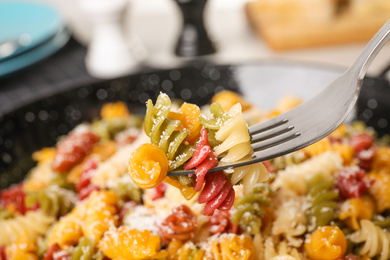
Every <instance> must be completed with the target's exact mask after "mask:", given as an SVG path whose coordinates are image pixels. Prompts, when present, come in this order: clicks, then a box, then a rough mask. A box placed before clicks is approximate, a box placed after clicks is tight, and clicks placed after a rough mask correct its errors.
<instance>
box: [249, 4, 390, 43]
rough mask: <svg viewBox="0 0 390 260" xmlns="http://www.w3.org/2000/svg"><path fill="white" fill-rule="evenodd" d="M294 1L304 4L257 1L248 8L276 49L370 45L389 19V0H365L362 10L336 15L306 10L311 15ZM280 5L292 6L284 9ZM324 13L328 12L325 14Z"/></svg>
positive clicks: (253, 22)
mask: <svg viewBox="0 0 390 260" xmlns="http://www.w3.org/2000/svg"><path fill="white" fill-rule="evenodd" d="M294 1H297V2H299V1H300V2H304V1H302V0H283V1H274V0H257V1H252V2H248V3H247V4H246V6H245V11H246V15H247V18H248V20H249V22H250V24H251V25H252V27H253V28H254V30H255V32H256V34H257V35H258V37H259V38H261V39H263V40H264V41H265V42H266V43H267V44H268V45H269V46H270V47H271V48H272V49H274V50H288V49H297V48H307V47H314V46H326V45H335V44H345V43H350V42H367V41H368V40H370V39H371V38H372V37H373V36H374V34H375V33H376V32H377V31H378V30H379V29H380V28H381V27H382V25H383V24H384V23H386V21H387V20H389V19H390V0H386V1H384V0H378V2H377V3H376V5H374V4H375V3H374V2H376V1H377V0H371V1H366V3H365V5H362V6H360V9H359V8H357V7H356V6H355V7H354V8H352V7H351V8H350V9H352V10H350V9H349V7H348V6H344V7H343V9H342V10H341V11H340V10H336V9H334V10H333V11H334V12H335V13H334V14H332V10H326V9H327V8H325V7H324V6H322V7H320V8H321V10H313V8H312V7H311V8H306V10H307V11H309V12H312V13H310V14H309V15H305V14H304V11H306V10H305V9H304V8H300V7H299V6H297V5H294V3H293V2H294ZM312 1H313V0H312ZM315 1H317V2H320V1H318V0H315ZM327 1H328V2H331V1H330V0H327ZM281 2H284V3H290V4H291V3H293V4H292V5H289V6H283V5H282V4H280V3H281ZM275 3H279V5H277V4H276V5H275ZM370 5H371V6H370ZM358 7H359V6H358ZM363 8H364V9H363ZM321 11H322V12H327V13H325V15H322V14H321V13H319V12H321ZM313 14H314V15H313ZM317 14H318V15H317Z"/></svg>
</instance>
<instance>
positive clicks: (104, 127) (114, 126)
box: [91, 115, 143, 140]
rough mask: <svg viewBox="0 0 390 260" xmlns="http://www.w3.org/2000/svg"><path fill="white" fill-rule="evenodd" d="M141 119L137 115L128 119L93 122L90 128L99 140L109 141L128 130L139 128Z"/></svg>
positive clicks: (120, 118)
mask: <svg viewBox="0 0 390 260" xmlns="http://www.w3.org/2000/svg"><path fill="white" fill-rule="evenodd" d="M142 122H143V119H142V117H140V116H137V115H131V116H129V117H115V118H110V119H100V120H95V121H94V122H93V123H92V124H91V127H92V129H93V131H94V132H95V133H97V134H98V135H99V137H100V139H103V140H111V139H113V138H114V137H115V135H116V134H118V133H120V132H122V131H124V130H126V129H128V128H132V127H134V128H140V127H141V125H142Z"/></svg>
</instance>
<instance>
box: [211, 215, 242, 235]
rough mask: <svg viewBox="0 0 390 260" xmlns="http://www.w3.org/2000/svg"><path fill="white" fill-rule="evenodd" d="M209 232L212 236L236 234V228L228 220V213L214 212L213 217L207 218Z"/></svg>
mask: <svg viewBox="0 0 390 260" xmlns="http://www.w3.org/2000/svg"><path fill="white" fill-rule="evenodd" d="M209 222H210V232H211V233H212V234H221V233H235V234H236V233H237V231H238V226H237V225H236V224H233V223H232V222H231V220H230V212H229V211H214V215H212V216H209Z"/></svg>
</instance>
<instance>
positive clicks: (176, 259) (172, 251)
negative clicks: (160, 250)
mask: <svg viewBox="0 0 390 260" xmlns="http://www.w3.org/2000/svg"><path fill="white" fill-rule="evenodd" d="M167 252H168V258H167V260H187V259H192V260H202V259H203V257H204V254H205V251H204V250H202V249H198V248H197V247H196V246H195V245H194V244H193V243H192V242H190V241H188V242H186V243H183V241H180V240H176V239H174V240H172V241H171V242H170V243H169V245H168V248H167Z"/></svg>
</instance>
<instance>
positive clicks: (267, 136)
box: [251, 125, 294, 144]
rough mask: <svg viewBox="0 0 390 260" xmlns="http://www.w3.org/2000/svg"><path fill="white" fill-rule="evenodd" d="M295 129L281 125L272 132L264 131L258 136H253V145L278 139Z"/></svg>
mask: <svg viewBox="0 0 390 260" xmlns="http://www.w3.org/2000/svg"><path fill="white" fill-rule="evenodd" d="M293 129H294V126H289V127H286V126H285V125H279V126H277V127H275V128H274V129H272V131H270V130H268V131H264V132H259V133H258V134H255V135H252V141H251V144H254V143H258V142H261V141H265V140H268V139H270V138H274V137H277V136H279V135H281V134H284V133H287V132H290V131H291V130H293Z"/></svg>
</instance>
